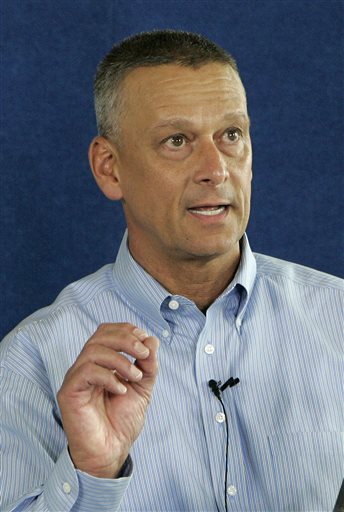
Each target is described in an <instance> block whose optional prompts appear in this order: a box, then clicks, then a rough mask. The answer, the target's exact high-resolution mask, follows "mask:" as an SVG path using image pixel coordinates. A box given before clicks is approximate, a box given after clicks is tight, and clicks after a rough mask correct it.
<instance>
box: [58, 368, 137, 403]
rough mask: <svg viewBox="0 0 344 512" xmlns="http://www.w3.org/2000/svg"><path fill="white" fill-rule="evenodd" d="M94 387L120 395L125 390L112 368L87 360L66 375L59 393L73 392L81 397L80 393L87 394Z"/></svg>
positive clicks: (67, 393) (71, 393) (70, 393)
mask: <svg viewBox="0 0 344 512" xmlns="http://www.w3.org/2000/svg"><path fill="white" fill-rule="evenodd" d="M95 387H99V388H101V389H104V390H106V391H108V392H110V393H113V394H121V395H122V394H125V393H126V392H127V388H126V386H125V385H124V384H123V383H122V382H121V381H120V380H119V379H118V378H117V377H116V375H114V373H113V371H112V370H108V369H107V368H103V367H102V366H99V365H97V364H95V363H91V362H87V363H85V364H83V365H82V366H80V367H79V368H78V369H77V370H76V371H74V372H72V373H70V374H67V375H66V379H65V381H64V383H63V385H62V387H61V390H60V393H59V394H60V395H62V396H63V395H68V396H71V395H74V394H75V395H79V397H80V399H82V396H81V395H80V393H83V392H87V395H88V394H89V393H92V391H93V389H94V388H95ZM61 392H62V393H61Z"/></svg>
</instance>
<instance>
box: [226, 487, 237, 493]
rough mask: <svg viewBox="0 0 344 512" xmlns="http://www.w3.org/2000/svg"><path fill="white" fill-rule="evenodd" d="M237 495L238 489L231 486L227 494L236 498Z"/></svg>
mask: <svg viewBox="0 0 344 512" xmlns="http://www.w3.org/2000/svg"><path fill="white" fill-rule="evenodd" d="M236 493H237V489H236V487H235V485H229V486H228V487H227V494H228V496H235V495H236Z"/></svg>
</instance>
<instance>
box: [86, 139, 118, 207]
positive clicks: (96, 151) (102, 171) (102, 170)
mask: <svg viewBox="0 0 344 512" xmlns="http://www.w3.org/2000/svg"><path fill="white" fill-rule="evenodd" d="M88 159H89V162H90V166H91V169H92V172H93V176H94V178H95V180H96V182H97V184H98V187H99V188H100V189H101V191H102V192H103V194H104V195H105V196H106V197H107V198H108V199H111V200H112V201H116V200H118V199H121V198H122V190H121V187H120V182H119V179H118V178H119V176H118V169H117V167H118V166H117V164H118V158H117V150H116V148H115V146H114V145H113V143H111V142H110V141H109V140H108V139H106V138H105V137H100V136H98V137H95V138H94V139H93V141H92V142H91V145H90V148H89V151H88Z"/></svg>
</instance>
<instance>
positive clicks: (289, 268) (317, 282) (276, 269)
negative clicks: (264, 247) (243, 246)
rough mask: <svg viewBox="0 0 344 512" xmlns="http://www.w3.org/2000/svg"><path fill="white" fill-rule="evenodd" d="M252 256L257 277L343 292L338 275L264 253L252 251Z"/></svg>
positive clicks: (290, 284)
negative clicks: (255, 264)
mask: <svg viewBox="0 0 344 512" xmlns="http://www.w3.org/2000/svg"><path fill="white" fill-rule="evenodd" d="M254 256H255V259H256V262H257V278H258V279H263V280H268V281H270V282H276V284H277V283H279V284H280V285H283V284H284V285H285V286H293V287H295V288H314V289H317V290H319V291H320V290H322V291H325V290H328V291H329V292H333V293H339V294H343V292H344V286H343V285H344V281H343V279H340V278H339V277H336V276H332V275H330V274H326V273H325V272H320V271H319V270H315V269H312V268H309V267H305V266H303V265H299V264H297V263H292V262H289V261H285V260H281V259H278V258H273V257H272V256H266V255H264V254H259V253H254Z"/></svg>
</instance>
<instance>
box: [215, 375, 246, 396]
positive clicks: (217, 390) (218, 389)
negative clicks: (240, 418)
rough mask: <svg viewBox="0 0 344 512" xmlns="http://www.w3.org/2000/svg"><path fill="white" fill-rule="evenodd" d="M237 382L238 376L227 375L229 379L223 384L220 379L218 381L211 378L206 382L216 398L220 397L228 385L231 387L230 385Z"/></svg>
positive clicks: (234, 384)
mask: <svg viewBox="0 0 344 512" xmlns="http://www.w3.org/2000/svg"><path fill="white" fill-rule="evenodd" d="M239 382H240V379H239V378H238V377H236V378H235V379H234V378H233V377H229V379H228V380H226V382H225V383H224V384H222V382H221V381H220V380H219V381H218V382H216V380H214V379H211V380H210V381H209V382H208V385H209V387H210V389H211V390H212V392H213V393H214V395H215V396H216V398H218V399H220V398H221V393H222V392H223V391H224V390H225V389H226V388H228V387H230V388H232V387H234V386H236V385H237V384H239Z"/></svg>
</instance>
